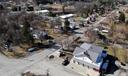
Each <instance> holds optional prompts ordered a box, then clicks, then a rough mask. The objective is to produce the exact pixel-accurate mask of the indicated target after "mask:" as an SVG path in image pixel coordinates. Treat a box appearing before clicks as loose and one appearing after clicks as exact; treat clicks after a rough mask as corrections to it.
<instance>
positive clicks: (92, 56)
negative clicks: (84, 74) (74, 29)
mask: <svg viewBox="0 0 128 76" xmlns="http://www.w3.org/2000/svg"><path fill="white" fill-rule="evenodd" d="M102 51H103V48H102V47H99V46H96V45H94V44H88V43H83V44H82V45H81V46H80V47H76V49H75V51H74V52H73V55H74V57H73V62H74V63H78V64H80V65H83V66H87V67H88V68H93V69H96V70H99V69H100V65H101V64H102V58H100V56H101V54H102Z"/></svg>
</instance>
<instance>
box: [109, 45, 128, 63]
mask: <svg viewBox="0 0 128 76" xmlns="http://www.w3.org/2000/svg"><path fill="white" fill-rule="evenodd" d="M107 51H108V54H110V55H112V56H115V57H117V58H118V59H119V60H120V61H121V62H123V63H126V62H127V60H128V56H127V54H128V52H127V51H126V49H124V48H119V47H113V46H108V50H107Z"/></svg>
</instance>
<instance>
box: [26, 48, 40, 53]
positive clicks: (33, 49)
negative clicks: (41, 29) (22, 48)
mask: <svg viewBox="0 0 128 76" xmlns="http://www.w3.org/2000/svg"><path fill="white" fill-rule="evenodd" d="M37 50H39V48H38V47H32V48H29V49H28V50H27V51H28V52H34V51H37Z"/></svg>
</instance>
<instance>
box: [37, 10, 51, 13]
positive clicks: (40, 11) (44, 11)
mask: <svg viewBox="0 0 128 76" xmlns="http://www.w3.org/2000/svg"><path fill="white" fill-rule="evenodd" d="M47 12H49V11H48V10H39V11H35V13H47Z"/></svg>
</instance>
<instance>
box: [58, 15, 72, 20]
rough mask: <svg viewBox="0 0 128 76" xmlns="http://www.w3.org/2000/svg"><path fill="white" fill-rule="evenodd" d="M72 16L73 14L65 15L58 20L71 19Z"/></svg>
mask: <svg viewBox="0 0 128 76" xmlns="http://www.w3.org/2000/svg"><path fill="white" fill-rule="evenodd" d="M73 16H74V14H67V15H62V16H60V18H63V19H65V18H69V17H73Z"/></svg>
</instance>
